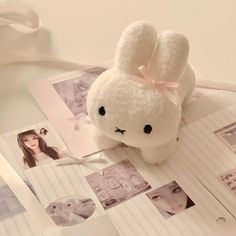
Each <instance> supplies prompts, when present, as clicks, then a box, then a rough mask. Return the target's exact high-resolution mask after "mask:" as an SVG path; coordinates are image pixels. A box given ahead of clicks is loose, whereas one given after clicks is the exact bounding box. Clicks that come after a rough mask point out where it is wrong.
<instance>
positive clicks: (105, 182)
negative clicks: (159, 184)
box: [86, 160, 151, 209]
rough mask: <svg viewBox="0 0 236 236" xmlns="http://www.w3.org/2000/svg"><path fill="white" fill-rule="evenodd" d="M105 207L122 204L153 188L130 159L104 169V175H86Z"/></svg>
mask: <svg viewBox="0 0 236 236" xmlns="http://www.w3.org/2000/svg"><path fill="white" fill-rule="evenodd" d="M86 179H87V181H88V183H89V185H90V187H91V188H92V189H93V191H94V192H95V194H96V196H97V198H98V199H99V201H100V202H101V204H102V206H103V207H104V209H108V208H111V207H113V206H115V205H117V204H120V203H122V202H124V201H126V200H128V199H130V198H132V197H134V196H136V195H137V194H139V193H142V192H144V191H146V190H148V189H150V188H151V186H150V185H149V184H148V182H147V181H146V180H145V179H144V178H143V176H141V175H140V173H139V172H138V171H137V169H136V168H135V167H134V166H133V165H132V164H131V162H130V161H128V160H123V161H121V162H119V163H117V164H114V165H112V166H109V167H107V168H104V169H103V175H99V174H98V173H93V174H91V175H88V176H86Z"/></svg>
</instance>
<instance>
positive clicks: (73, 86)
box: [53, 67, 105, 117]
mask: <svg viewBox="0 0 236 236" xmlns="http://www.w3.org/2000/svg"><path fill="white" fill-rule="evenodd" d="M104 71H105V68H101V67H95V68H91V69H89V70H86V73H85V74H84V75H81V76H79V77H77V78H75V79H70V80H64V81H59V82H54V83H53V87H54V89H55V90H56V91H57V93H58V95H59V96H60V97H61V99H62V100H63V101H64V103H65V104H66V105H67V106H68V108H69V109H70V110H71V112H72V113H73V114H74V116H77V117H80V116H81V115H83V114H85V115H87V109H86V98H87V94H88V90H89V88H90V87H91V85H92V83H93V82H94V80H95V79H96V78H97V77H98V76H99V75H100V74H101V73H102V72H104Z"/></svg>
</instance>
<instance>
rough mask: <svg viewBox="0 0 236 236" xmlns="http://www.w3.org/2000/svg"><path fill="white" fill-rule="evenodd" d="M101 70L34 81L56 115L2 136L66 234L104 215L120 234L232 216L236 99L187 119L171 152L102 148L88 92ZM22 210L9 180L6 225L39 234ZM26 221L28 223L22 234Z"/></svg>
mask: <svg viewBox="0 0 236 236" xmlns="http://www.w3.org/2000/svg"><path fill="white" fill-rule="evenodd" d="M103 71H105V69H104V68H100V67H93V68H91V69H88V70H86V71H80V72H78V71H77V72H69V73H65V74H62V75H60V76H56V77H53V78H49V79H44V80H43V79H42V80H39V81H36V82H34V83H33V84H32V85H31V86H30V91H31V93H32V96H33V97H34V99H35V100H36V102H37V104H38V105H39V107H40V108H41V109H42V111H43V112H44V113H45V115H46V117H47V118H48V119H47V120H42V121H41V122H40V123H37V124H33V123H32V124H31V125H29V126H28V127H19V129H17V130H10V131H9V132H7V133H3V134H1V136H0V149H1V152H2V153H3V155H4V156H5V157H6V159H7V160H8V161H9V163H10V164H11V165H12V167H14V169H15V170H16V171H17V173H18V174H19V175H20V176H22V178H23V179H24V181H26V183H27V185H28V186H30V188H31V190H32V191H33V193H34V194H35V197H36V198H37V199H38V201H39V202H40V204H41V205H42V206H43V208H44V209H45V212H47V214H48V215H49V216H50V217H51V219H52V220H53V222H54V223H55V224H56V225H57V226H58V227H59V228H60V229H61V230H62V232H64V233H65V235H68V236H69V235H70V233H68V232H76V229H77V227H79V226H80V225H82V224H84V223H86V222H89V221H91V220H94V219H99V217H102V216H104V215H106V216H107V217H109V219H110V220H111V222H112V224H113V225H114V226H115V228H116V230H117V231H118V233H119V235H122V236H132V235H133V236H146V235H150V236H154V235H157V236H159V235H160V236H171V235H176V236H191V235H194V236H196V235H197V236H200V235H206V234H207V233H209V232H212V231H213V230H215V229H217V228H218V227H221V226H222V222H224V224H225V223H227V222H230V221H233V220H234V218H235V217H236V204H235V203H236V105H231V106H229V107H226V108H224V109H222V110H219V111H217V112H215V113H212V114H210V115H208V116H205V117H203V118H201V119H199V120H197V121H194V122H191V123H187V124H186V125H185V126H184V127H182V128H181V129H180V131H179V140H178V142H177V147H176V150H175V152H174V153H173V155H172V157H170V158H169V160H168V161H167V162H165V163H163V164H160V165H151V164H148V163H146V162H144V161H143V159H142V158H141V155H140V153H139V150H138V149H136V148H133V147H127V146H125V145H121V146H117V147H116V148H113V149H108V150H100V149H99V148H98V147H97V145H96V143H95V142H94V140H93V138H92V136H90V128H91V123H90V121H89V119H88V118H87V110H86V96H87V93H88V90H89V88H90V86H91V84H92V83H93V82H94V80H96V78H97V76H99V75H100V74H101V73H102V72H103ZM199 99H201V98H199ZM190 105H191V104H190ZM29 115H30V114H29ZM85 156H86V157H85ZM77 160H82V161H77ZM22 214H26V212H25V210H24V207H22V205H21V204H20V202H19V200H18V199H17V198H16V197H15V195H14V193H13V192H12V191H11V190H10V189H9V187H8V186H7V184H6V183H4V181H2V182H1V187H0V235H4V236H5V235H6V236H10V235H14V236H15V235H16V236H17V235H24V236H25V235H41V234H40V233H34V231H33V230H32V229H31V228H30V227H31V226H30V224H29V222H26V216H25V215H22ZM18 216H20V218H19V217H18ZM17 217H18V218H17ZM10 219H14V222H13V221H12V222H10ZM22 222H24V225H25V226H24V227H25V228H27V230H28V231H29V233H28V234H26V233H25V234H19V233H15V234H14V232H13V231H12V230H13V229H12V228H14V227H16V229H15V232H17V230H19V228H20V227H21V226H20V224H23V223H22ZM25 222H26V223H25ZM219 222H220V223H219ZM14 224H15V226H14V227H13V225H14ZM63 230H64V231H63ZM28 231H27V232H28ZM1 232H2V233H1ZM66 232H67V234H66ZM4 233H5V234H4ZM71 235H73V233H71Z"/></svg>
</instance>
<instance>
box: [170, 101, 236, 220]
mask: <svg viewBox="0 0 236 236" xmlns="http://www.w3.org/2000/svg"><path fill="white" fill-rule="evenodd" d="M235 121H236V105H232V106H229V107H227V108H225V109H221V110H220V111H218V112H215V113H213V114H211V115H209V116H207V117H204V118H202V119H200V120H198V121H195V122H193V123H192V124H190V125H188V126H187V127H184V128H182V130H181V133H180V140H179V144H178V146H177V152H176V155H175V156H174V159H176V160H178V162H179V163H184V165H186V166H188V168H189V169H191V171H192V172H193V173H194V175H195V176H196V177H197V178H198V179H199V180H200V181H201V182H202V184H204V185H205V186H206V187H207V188H208V189H209V191H210V192H211V193H212V194H213V195H214V196H215V197H216V198H217V200H219V201H220V202H221V203H222V205H224V207H226V209H227V210H228V211H229V212H230V213H231V214H232V215H233V216H234V217H235V216H236V206H235V201H236V199H235V196H234V195H233V194H232V193H231V192H230V191H229V190H228V189H227V188H226V186H224V185H223V183H222V182H221V181H220V179H219V177H220V175H222V174H224V173H227V172H228V171H230V170H231V169H233V168H235V167H236V154H235V152H233V150H232V149H230V148H229V147H228V146H227V145H226V144H225V143H224V142H223V141H222V140H221V139H220V138H219V137H217V135H216V134H215V133H214V132H215V131H216V130H218V129H221V128H223V127H225V126H227V125H229V124H231V123H233V122H235ZM186 159H187V160H188V161H186Z"/></svg>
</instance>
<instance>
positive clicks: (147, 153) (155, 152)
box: [141, 138, 176, 165]
mask: <svg viewBox="0 0 236 236" xmlns="http://www.w3.org/2000/svg"><path fill="white" fill-rule="evenodd" d="M175 143H176V138H174V139H173V140H171V141H170V142H168V143H166V144H164V145H162V146H157V147H149V148H141V154H142V156H143V159H144V161H146V162H148V163H150V164H157V165H158V164H161V163H162V162H164V161H166V160H167V159H168V158H169V157H170V155H171V153H172V150H173V148H174V146H175Z"/></svg>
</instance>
